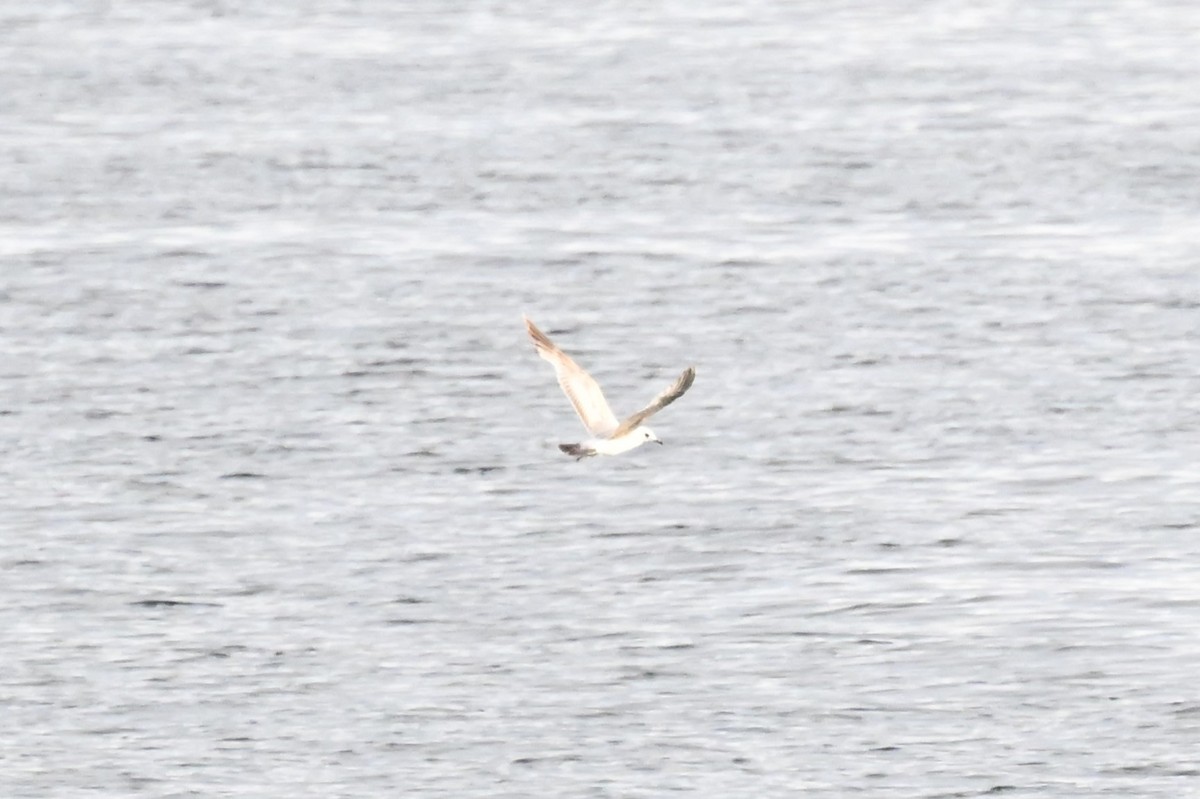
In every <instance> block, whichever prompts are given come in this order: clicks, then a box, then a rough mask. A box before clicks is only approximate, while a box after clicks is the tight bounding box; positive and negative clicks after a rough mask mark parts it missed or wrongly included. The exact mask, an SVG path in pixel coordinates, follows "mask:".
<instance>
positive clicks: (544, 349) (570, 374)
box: [525, 317, 696, 459]
mask: <svg viewBox="0 0 1200 799" xmlns="http://www.w3.org/2000/svg"><path fill="white" fill-rule="evenodd" d="M525 328H526V330H528V331H529V337H530V338H532V339H533V343H534V346H535V347H536V348H537V352H538V355H540V356H542V358H544V359H545V360H547V361H549V362H550V364H551V365H553V366H554V373H555V375H556V376H557V377H558V384H559V386H561V387H562V390H563V393H564V394H566V395H567V399H569V400H570V401H571V406H572V407H574V408H575V413H576V414H578V416H579V420H580V421H581V422H583V426H584V427H585V428H587V431H588V432H589V433H590V434H591V435H592V438H590V439H588V440H586V441H583V442H580V443H578V444H560V445H559V449H561V450H562V451H563V452H565V453H567V454H568V455H574V456H575V457H576V458H577V459H578V458H586V457H589V456H591V455H620V454H621V453H623V452H628V451H629V450H631V449H636V448H637V447H640V446H641V445H642V444H645V443H646V442H647V441H655V442H657V443H659V444H661V443H662V441H661V440H660V439H659V437H658V436H656V435H655V434H654V431H653V430H651V429H650V428H649V427H646V426H645V425H643V424H642V422H644V421H645V420H646V419H649V418H650V417H651V416H653V415H654V414H656V413H658V412H659V411H660V410H662V409H663V408H665V407H666V406H668V405H670V404H671V403H672V402H674V401H675V400H677V399H679V398H680V397H682V396H683V394H684V392H686V391H687V390H688V389H689V388H691V387H692V381H694V380H695V379H696V370H695V369H693V368H692V367H690V366H689V367H688V368H687V369H685V370H683V374H681V375H680V376H679V379H678V380H676V381H675V383H674V384H673V385H672V386H671V387H670V388H668V389H667V390H666V391H664V392H662V393H661V394H659V395H658V396H657V397H655V398H654V399H653V400H652V401H651V402H650V404H649V405H647V406H646V407H645V408H642V409H641V410H640V411H638V412H637V413H635V414H633V415H632V416H630V417H628V418H627V419H625V421H623V422H618V421H617V417H616V416H615V415H614V414H613V412H612V409H611V408H610V407H609V406H608V401H607V400H606V399H604V392H603V391H601V390H600V384H599V383H597V382H596V380H595V379H594V378H593V377H592V376H591V375H589V374H588V373H587V372H586V371H585V370H584V369H583V367H581V366H580V365H579V364H577V363H575V361H573V360H571V358H570V356H568V355H567V354H566V353H565V352H563V351H562V350H560V349H559V348H558V347H557V346H555V344H554V342H553V341H551V340H550V338H549V337H548V336H547V335H546V334H545V333H543V332H542V331H541V330H538V328H537V326H536V325H534V323H533V322H531V321H530V320H529V318H528V317H526V318H525Z"/></svg>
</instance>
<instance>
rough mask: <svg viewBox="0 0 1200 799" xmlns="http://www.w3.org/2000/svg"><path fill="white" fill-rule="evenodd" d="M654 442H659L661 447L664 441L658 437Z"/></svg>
mask: <svg viewBox="0 0 1200 799" xmlns="http://www.w3.org/2000/svg"><path fill="white" fill-rule="evenodd" d="M654 443H655V444H658V445H659V446H660V447H661V446H662V443H663V442H662V439H661V438H656V439H654Z"/></svg>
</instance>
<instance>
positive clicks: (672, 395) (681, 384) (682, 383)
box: [610, 366, 696, 438]
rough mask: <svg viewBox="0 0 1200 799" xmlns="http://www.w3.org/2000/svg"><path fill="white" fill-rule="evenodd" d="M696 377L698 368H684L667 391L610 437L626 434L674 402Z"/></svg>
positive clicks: (624, 422)
mask: <svg viewBox="0 0 1200 799" xmlns="http://www.w3.org/2000/svg"><path fill="white" fill-rule="evenodd" d="M695 379H696V370H695V369H693V368H692V367H690V366H689V367H688V368H686V369H684V370H683V374H681V375H680V376H679V379H678V380H676V381H675V383H674V385H672V386H671V387H670V388H668V389H667V390H666V391H664V392H663V393H661V394H659V395H658V396H657V397H655V398H654V399H653V400H652V401H651V402H650V404H649V405H647V406H646V407H645V408H642V409H641V410H640V411H638V412H637V413H635V414H634V415H633V416H630V417H629V418H628V419H626V420H625V421H623V422H621V424H620V426H619V427H617V429H616V430H614V431H613V432H612V435H611V436H610V438H617V437H618V436H623V435H625V434H626V433H628V432H629V431H630V430H633V429H634V428H636V427H637V426H638V425H640V424H641V423H642V422H644V421H646V420H647V419H649V418H650V417H651V416H653V415H654V414H656V413H658V412H659V411H661V410H662V409H663V408H665V407H667V406H668V405H670V404H671V403H672V402H674V401H675V400H677V399H679V398H680V397H682V396H683V394H684V392H686V391H687V390H688V389H689V388H691V387H692V382H693V381H694V380H695Z"/></svg>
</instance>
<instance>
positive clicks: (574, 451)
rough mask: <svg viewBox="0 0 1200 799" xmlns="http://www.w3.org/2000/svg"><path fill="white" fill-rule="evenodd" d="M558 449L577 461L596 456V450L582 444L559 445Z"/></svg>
mask: <svg viewBox="0 0 1200 799" xmlns="http://www.w3.org/2000/svg"><path fill="white" fill-rule="evenodd" d="M558 448H559V449H561V450H562V451H563V452H565V453H567V454H568V455H570V456H572V457H573V458H575V460H583V459H584V458H586V457H588V456H589V455H595V454H596V450H594V449H590V448H588V447H585V446H583V445H582V444H559V445H558Z"/></svg>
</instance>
